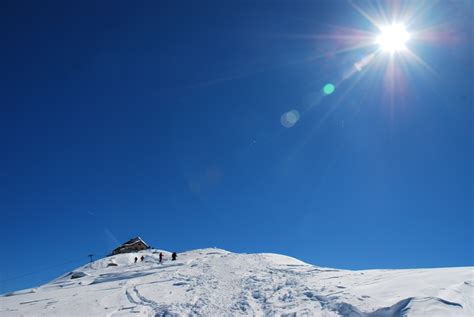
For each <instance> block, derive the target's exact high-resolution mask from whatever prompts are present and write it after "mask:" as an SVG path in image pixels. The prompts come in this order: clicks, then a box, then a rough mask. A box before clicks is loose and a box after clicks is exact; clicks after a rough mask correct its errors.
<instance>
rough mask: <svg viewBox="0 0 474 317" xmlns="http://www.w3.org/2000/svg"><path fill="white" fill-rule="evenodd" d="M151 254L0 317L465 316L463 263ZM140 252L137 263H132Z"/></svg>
mask: <svg viewBox="0 0 474 317" xmlns="http://www.w3.org/2000/svg"><path fill="white" fill-rule="evenodd" d="M158 252H160V251H157V250H147V251H142V252H139V253H130V254H121V255H115V256H111V257H107V258H103V259H100V260H97V261H95V262H94V263H92V264H87V265H84V266H83V267H80V268H78V269H76V270H74V271H73V272H71V273H68V274H65V275H64V276H61V277H59V278H57V279H56V280H54V281H51V282H50V283H47V284H45V285H43V286H40V287H37V288H33V289H29V290H23V291H18V292H13V293H9V294H4V295H2V296H0V315H1V316H2V317H3V316H108V317H117V316H151V317H161V316H163V317H164V316H171V317H174V316H286V317H295V316H323V317H325V316H346V317H395V316H473V315H474V270H473V268H472V267H466V268H446V269H417V270H367V271H349V270H337V269H330V268H322V267H317V266H313V265H309V264H306V263H303V262H301V261H298V260H296V259H293V258H290V257H285V256H282V255H277V254H234V253H230V252H227V251H224V250H220V249H202V250H195V251H189V252H185V253H183V254H180V255H179V258H178V260H177V261H176V262H172V261H165V262H164V263H159V262H158V254H157V253H158ZM163 252H164V253H165V255H166V259H169V256H170V253H169V252H165V251H163ZM141 255H144V256H145V261H144V262H139V263H136V264H135V263H133V259H134V258H135V256H138V257H140V256H141ZM110 263H113V264H114V266H110Z"/></svg>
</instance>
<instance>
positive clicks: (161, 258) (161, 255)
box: [160, 252, 163, 263]
mask: <svg viewBox="0 0 474 317" xmlns="http://www.w3.org/2000/svg"><path fill="white" fill-rule="evenodd" d="M162 261H163V253H162V252H160V263H161V262H162Z"/></svg>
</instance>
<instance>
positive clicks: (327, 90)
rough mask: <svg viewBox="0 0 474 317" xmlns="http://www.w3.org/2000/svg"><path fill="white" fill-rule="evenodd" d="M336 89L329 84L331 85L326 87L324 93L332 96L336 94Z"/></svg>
mask: <svg viewBox="0 0 474 317" xmlns="http://www.w3.org/2000/svg"><path fill="white" fill-rule="evenodd" d="M335 89H336V87H335V86H334V85H333V84H330V83H329V84H326V85H324V87H323V92H324V94H326V95H330V94H332V93H333V92H334V90H335Z"/></svg>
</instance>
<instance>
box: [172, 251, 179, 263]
mask: <svg viewBox="0 0 474 317" xmlns="http://www.w3.org/2000/svg"><path fill="white" fill-rule="evenodd" d="M177 256H178V255H177V254H176V252H173V254H171V261H176V257H177Z"/></svg>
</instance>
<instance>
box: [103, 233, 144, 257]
mask: <svg viewBox="0 0 474 317" xmlns="http://www.w3.org/2000/svg"><path fill="white" fill-rule="evenodd" d="M149 248H150V246H149V245H148V244H146V243H145V241H143V240H142V238H140V237H135V238H133V239H130V240H128V241H127V242H125V243H124V244H122V245H121V246H119V247H117V248H116V249H115V250H113V251H112V254H111V255H115V254H121V253H130V252H137V251H141V250H147V249H149Z"/></svg>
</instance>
